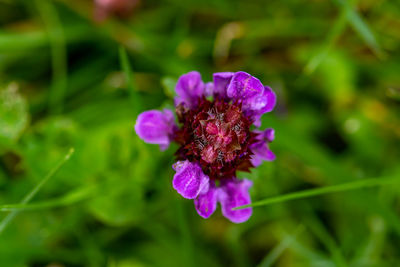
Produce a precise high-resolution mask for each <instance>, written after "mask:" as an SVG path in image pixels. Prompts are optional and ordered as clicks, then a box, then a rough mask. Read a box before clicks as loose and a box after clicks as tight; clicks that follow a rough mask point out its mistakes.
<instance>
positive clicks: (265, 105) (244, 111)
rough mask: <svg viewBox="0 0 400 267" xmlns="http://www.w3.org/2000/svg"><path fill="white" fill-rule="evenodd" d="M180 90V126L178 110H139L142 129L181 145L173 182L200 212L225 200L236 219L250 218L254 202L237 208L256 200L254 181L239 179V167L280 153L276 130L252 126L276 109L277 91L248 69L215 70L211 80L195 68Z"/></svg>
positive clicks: (146, 135)
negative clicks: (251, 191)
mask: <svg viewBox="0 0 400 267" xmlns="http://www.w3.org/2000/svg"><path fill="white" fill-rule="evenodd" d="M176 92H177V97H176V98H175V109H176V110H175V111H176V115H177V119H178V122H179V123H180V125H181V126H180V128H179V127H178V126H177V125H176V124H175V122H174V117H173V113H172V111H169V110H164V111H163V112H160V111H155V110H150V111H146V112H144V113H142V114H140V115H139V117H138V119H137V121H136V125H135V130H136V133H137V134H138V135H139V137H140V138H142V139H143V140H144V141H145V142H147V143H151V144H159V145H160V147H161V149H165V148H167V147H168V145H169V144H170V142H171V141H175V142H176V143H178V144H179V145H180V148H179V149H178V151H177V152H176V157H177V160H178V161H177V162H176V163H175V164H174V165H173V169H174V170H175V172H176V173H175V175H174V178H173V180H172V186H173V188H174V189H175V190H176V191H177V192H178V193H179V194H180V195H182V196H183V197H184V198H187V199H193V200H194V205H195V209H196V211H197V213H198V214H199V215H200V216H202V217H203V218H209V217H210V216H211V215H212V214H213V213H214V211H215V210H216V208H217V203H220V205H221V210H222V214H223V215H224V216H225V217H226V218H228V219H229V220H230V221H232V222H234V223H242V222H245V221H247V220H248V219H249V218H250V216H251V214H252V209H251V208H245V209H240V210H233V209H234V208H236V207H239V206H242V205H248V204H251V199H250V194H249V189H250V188H251V186H252V182H251V181H249V180H247V179H238V178H237V176H236V172H237V171H250V168H252V167H256V166H258V165H260V164H261V162H262V161H263V160H266V161H271V160H274V159H275V155H274V154H273V153H272V151H271V150H270V149H269V143H270V142H272V141H273V139H274V130H273V129H266V130H264V131H261V130H254V131H251V130H250V127H251V126H252V125H255V126H256V127H259V126H260V124H261V117H262V115H263V114H265V113H267V112H270V111H272V110H273V108H274V106H275V104H276V95H275V93H274V92H273V91H272V89H271V88H269V87H268V86H264V85H263V84H262V83H261V82H260V80H258V79H257V78H255V77H253V76H251V75H250V74H248V73H246V72H242V71H240V72H236V73H233V72H220V73H214V75H213V82H207V83H204V82H203V81H202V79H201V75H200V73H198V72H196V71H192V72H189V73H187V74H184V75H182V76H181V77H180V78H179V80H178V82H177V84H176ZM206 97H207V98H206ZM209 97H211V98H212V100H209Z"/></svg>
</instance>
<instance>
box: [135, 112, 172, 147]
mask: <svg viewBox="0 0 400 267" xmlns="http://www.w3.org/2000/svg"><path fill="white" fill-rule="evenodd" d="M176 128H177V126H176V125H175V123H174V115H173V113H172V111H170V110H168V109H164V111H163V112H161V111H159V110H149V111H145V112H143V113H141V114H139V116H138V118H137V120H136V124H135V131H136V134H137V135H138V136H139V137H140V138H141V139H142V140H143V141H145V142H146V143H149V144H158V145H160V147H161V149H166V148H167V147H168V146H169V143H170V142H171V139H172V135H173V133H174V131H175V130H176Z"/></svg>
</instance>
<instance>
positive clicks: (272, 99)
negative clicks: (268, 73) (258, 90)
mask: <svg viewBox="0 0 400 267" xmlns="http://www.w3.org/2000/svg"><path fill="white" fill-rule="evenodd" d="M262 97H263V99H264V100H265V102H266V104H265V106H264V107H263V108H261V109H260V110H259V112H260V113H261V114H264V113H267V112H270V111H272V110H273V109H274V107H275V105H276V95H275V93H274V91H272V89H271V87H269V86H264V92H263V95H262Z"/></svg>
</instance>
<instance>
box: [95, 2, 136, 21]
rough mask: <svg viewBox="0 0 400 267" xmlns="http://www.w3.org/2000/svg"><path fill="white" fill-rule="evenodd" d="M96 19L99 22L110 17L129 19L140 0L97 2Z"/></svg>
mask: <svg viewBox="0 0 400 267" xmlns="http://www.w3.org/2000/svg"><path fill="white" fill-rule="evenodd" d="M94 2H95V6H96V7H95V18H96V20H98V21H102V20H104V19H106V18H107V17H108V16H109V15H116V16H120V17H127V16H129V15H130V14H131V12H132V10H133V9H134V8H135V6H137V5H138V3H139V0H95V1H94Z"/></svg>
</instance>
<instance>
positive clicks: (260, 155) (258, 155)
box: [250, 128, 275, 167]
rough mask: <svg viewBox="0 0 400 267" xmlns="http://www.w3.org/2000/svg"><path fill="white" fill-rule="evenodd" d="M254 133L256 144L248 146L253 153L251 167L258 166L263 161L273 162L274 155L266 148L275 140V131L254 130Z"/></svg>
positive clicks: (270, 129)
mask: <svg viewBox="0 0 400 267" xmlns="http://www.w3.org/2000/svg"><path fill="white" fill-rule="evenodd" d="M254 133H255V134H257V136H256V142H254V143H252V144H251V145H250V149H251V151H252V152H253V153H254V156H253V157H252V158H251V163H252V164H253V166H255V167H257V166H259V165H260V164H261V163H262V161H263V160H266V161H273V160H275V154H274V153H273V152H272V151H271V150H270V149H269V147H268V144H269V143H271V142H272V141H273V140H274V139H275V130H274V129H272V128H269V129H266V130H265V131H257V130H256V131H254Z"/></svg>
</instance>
